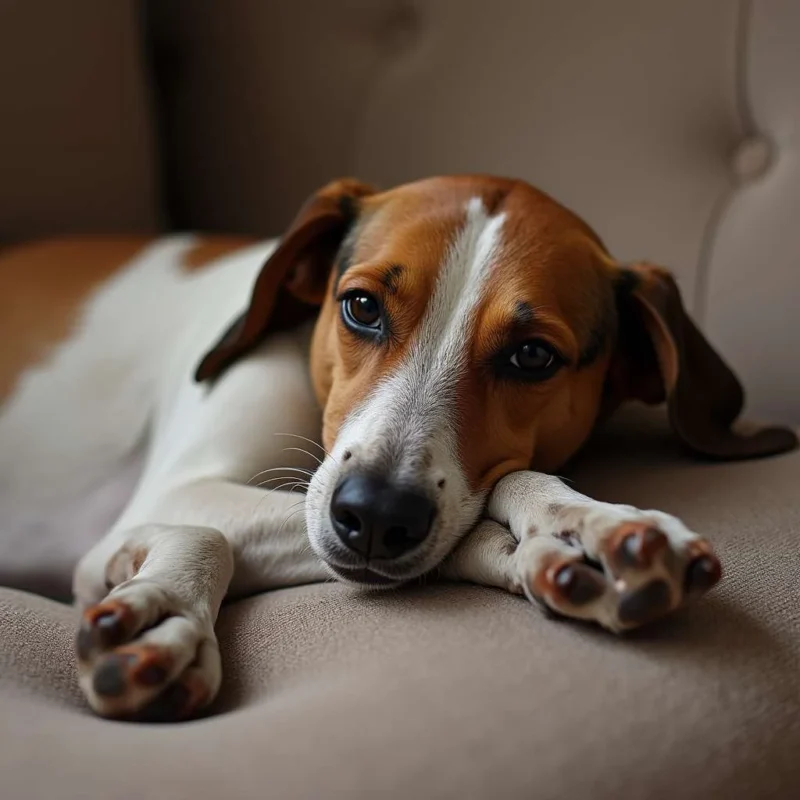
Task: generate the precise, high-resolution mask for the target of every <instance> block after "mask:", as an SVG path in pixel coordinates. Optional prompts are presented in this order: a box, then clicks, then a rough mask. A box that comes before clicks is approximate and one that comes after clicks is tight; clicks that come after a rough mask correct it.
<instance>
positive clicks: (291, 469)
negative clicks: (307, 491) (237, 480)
mask: <svg viewBox="0 0 800 800" xmlns="http://www.w3.org/2000/svg"><path fill="white" fill-rule="evenodd" d="M269 472H300V473H302V474H303V475H308V477H309V478H312V477H313V476H314V473H313V472H312V471H311V470H309V469H303V468H302V467H272V468H270V469H262V470H261V472H257V473H256V474H255V475H253V477H252V478H250V480H249V481H247V483H248V484H252V482H253V481H254V480H255V479H256V478H260V477H261V476H262V475H266V474H267V473H269Z"/></svg>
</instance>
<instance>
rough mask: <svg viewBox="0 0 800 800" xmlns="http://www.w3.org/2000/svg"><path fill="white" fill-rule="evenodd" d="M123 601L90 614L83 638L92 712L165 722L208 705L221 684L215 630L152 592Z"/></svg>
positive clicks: (131, 588)
mask: <svg viewBox="0 0 800 800" xmlns="http://www.w3.org/2000/svg"><path fill="white" fill-rule="evenodd" d="M139 588H141V591H139ZM117 595H118V596H116V597H113V598H110V599H107V600H105V601H103V602H102V603H100V604H98V605H97V606H93V607H91V608H89V609H87V610H86V611H85V612H84V614H83V619H82V623H81V627H80V629H79V631H78V636H77V642H76V647H77V653H78V668H79V679H80V684H81V688H82V689H83V691H84V694H85V695H86V697H87V699H88V700H89V704H90V705H91V706H92V708H93V709H94V710H95V711H96V712H97V713H99V714H101V715H102V716H106V717H113V718H118V719H156V718H157V719H163V720H167V719H184V718H186V717H187V716H189V715H191V714H192V713H194V712H195V711H196V710H197V709H199V708H201V707H202V706H203V705H205V704H207V703H208V702H209V701H210V700H211V699H212V698H213V696H214V695H215V694H216V692H217V690H218V688H219V683H220V679H221V669H220V659H219V649H218V647H217V643H216V639H215V638H214V634H213V630H209V629H207V627H206V626H204V625H203V624H202V623H201V622H200V621H199V620H198V619H196V618H194V617H193V616H192V615H191V614H190V613H188V612H186V611H184V610H183V609H181V608H179V607H178V606H177V604H176V603H175V601H174V600H172V599H171V597H170V596H169V595H167V594H164V593H161V592H159V591H154V590H153V586H152V585H144V584H142V585H141V587H137V586H136V585H135V584H128V585H126V586H125V587H120V589H119V590H118V592H117Z"/></svg>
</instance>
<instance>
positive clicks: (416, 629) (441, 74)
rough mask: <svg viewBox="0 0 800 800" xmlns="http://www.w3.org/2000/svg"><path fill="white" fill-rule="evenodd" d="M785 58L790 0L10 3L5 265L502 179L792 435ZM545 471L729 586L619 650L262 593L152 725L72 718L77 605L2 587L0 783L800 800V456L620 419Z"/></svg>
mask: <svg viewBox="0 0 800 800" xmlns="http://www.w3.org/2000/svg"><path fill="white" fill-rule="evenodd" d="M798 41H800V4H798V3H796V2H794V1H793V0H758V1H757V2H750V1H749V0H739V1H738V2H732V0H704V1H703V2H702V3H700V2H697V1H696V0H652V1H651V2H647V3H642V2H637V0H604V2H603V3H592V2H588V0H584V2H580V1H579V0H559V2H554V1H550V2H548V0H493V2H492V3H486V2H481V0H425V1H423V0H292V1H291V2H274V1H273V0H226V2H224V3H222V2H218V3H210V2H209V3H197V2H192V0H150V2H133V0H115V2H113V3H110V2H108V0H71V2H69V3H64V2H59V0H5V2H3V3H2V4H0V108H2V125H1V126H0V176H2V179H1V180H0V247H2V246H3V244H5V243H10V242H16V241H21V240H25V239H31V238H37V237H43V236H50V235H54V234H64V233H74V232H106V231H109V232H110V231H114V232H147V233H153V234H157V233H159V232H163V231H168V230H187V229H188V230H201V231H224V232H228V233H244V234H255V235H260V236H272V235H277V234H279V233H280V231H281V229H282V227H283V226H284V225H285V224H286V223H287V221H288V220H289V219H290V218H291V216H292V215H293V213H294V211H295V210H296V208H297V206H298V205H299V204H300V202H301V201H302V199H303V198H304V197H305V196H306V195H307V194H308V193H309V192H311V191H312V190H313V189H314V188H315V187H317V186H319V185H322V184H323V183H325V182H327V181H328V180H329V179H331V178H333V177H336V176H339V175H345V174H349V175H357V176H358V177H361V178H363V179H365V180H368V181H371V182H374V183H376V184H378V185H383V186H389V185H392V184H395V183H398V182H401V181H405V180H409V179H413V178H415V177H420V176H423V175H427V174H434V173H437V174H442V173H454V172H466V171H470V172H491V173H499V174H509V175H515V176H519V177H523V178H525V179H527V180H529V181H531V182H532V183H534V184H535V185H537V186H539V187H540V188H543V189H545V190H546V191H548V192H550V193H551V194H553V195H554V196H556V197H557V198H558V199H560V200H562V201H563V202H564V203H565V204H567V205H568V206H570V207H572V208H574V209H575V210H576V211H577V212H578V213H580V214H581V215H582V216H583V217H584V218H586V219H587V220H588V221H589V222H590V223H591V224H592V226H593V227H594V228H595V229H596V230H597V231H598V233H599V234H600V235H601V236H602V238H603V239H604V240H605V242H606V243H607V245H608V246H609V248H610V249H611V251H612V252H613V253H614V254H615V255H617V256H618V257H619V258H621V259H631V260H632V259H639V258H647V259H649V260H651V261H654V262H656V263H659V264H664V265H666V266H669V267H670V268H671V269H672V270H673V271H674V273H675V274H676V276H677V279H678V282H679V284H680V286H681V288H682V291H683V294H684V297H685V299H686V302H687V305H688V306H689V307H690V309H691V310H692V313H693V315H694V317H695V319H696V320H697V321H698V323H699V324H700V326H701V327H702V328H703V329H704V330H705V331H706V333H707V335H708V336H709V338H710V339H711V340H712V341H713V342H714V344H715V346H716V347H717V348H718V349H719V350H720V351H721V352H722V353H723V354H724V356H725V358H726V359H727V360H728V361H729V362H730V363H731V364H732V365H733V366H734V368H735V369H736V371H737V372H738V374H739V375H740V377H741V378H742V380H743V382H744V383H745V385H746V386H747V388H748V390H749V395H748V396H749V402H748V409H747V413H748V416H749V417H752V418H755V419H769V420H772V421H779V422H784V423H789V424H793V425H797V424H800V349H798V348H797V347H796V346H795V345H794V343H795V342H796V341H797V339H798V337H799V336H800V316H798V314H797V313H796V311H795V305H796V303H797V299H798V298H800V224H798V209H800V138H799V137H798V131H800V95H798V91H797V76H798V75H800V48H798V47H797V43H798ZM0 346H2V345H1V344H0ZM570 478H571V479H572V480H574V481H575V483H576V485H577V486H578V487H579V488H580V489H581V490H582V491H584V492H586V493H588V494H592V495H594V496H596V497H598V498H600V499H604V500H609V501H615V502H626V503H632V504H635V505H639V506H642V507H656V508H661V509H663V510H666V511H669V512H671V513H673V514H676V515H678V516H681V517H682V518H683V519H684V520H685V521H686V522H687V523H688V524H689V525H690V526H691V527H692V528H694V529H695V530H698V531H701V532H703V533H704V534H706V535H707V536H708V537H709V538H710V539H711V540H712V542H713V543H714V545H715V547H716V548H717V552H718V553H719V555H720V557H721V559H722V562H723V566H724V569H725V574H724V578H723V581H722V582H721V583H720V584H719V586H718V587H717V588H715V590H714V591H713V592H712V593H710V594H709V595H708V596H707V597H706V598H704V599H703V600H701V601H700V602H698V603H697V604H696V605H695V606H693V607H691V608H688V609H685V610H683V611H681V612H678V613H676V614H675V615H674V616H673V617H671V618H669V619H667V620H665V621H663V622H661V623H659V624H657V625H655V626H653V627H651V628H649V629H645V630H643V631H640V632H638V633H635V634H631V635H628V636H625V637H621V638H617V637H613V636H611V635H609V634H607V633H605V632H603V631H600V630H597V629H595V628H592V627H588V626H583V625H579V624H574V623H568V622H564V621H558V620H554V619H549V618H547V617H545V616H544V615H542V614H541V613H540V612H539V611H538V610H537V609H535V608H533V607H531V606H530V605H529V604H527V603H526V602H525V601H523V600H521V599H520V598H517V597H512V596H510V595H507V594H505V593H502V592H499V591H494V590H491V589H486V588H479V587H473V586H466V585H456V584H448V583H445V582H441V581H437V580H434V579H430V580H428V581H423V582H421V583H419V584H418V585H414V586H410V587H406V588H404V589H401V590H397V591H393V592H390V593H363V592H359V591H357V590H355V589H351V588H347V587H344V586H342V585H338V584H332V583H329V584H320V585H312V586H302V587H297V588H293V589H288V590H282V591H276V592H272V593H268V594H264V595H260V596H256V597H252V598H249V599H246V600H242V601H239V602H236V603H230V604H227V605H225V606H224V607H223V609H222V612H221V615H220V619H219V624H218V630H219V635H220V640H221V646H222V653H223V659H224V668H225V680H224V685H223V689H222V692H221V694H220V696H219V698H218V700H217V701H216V702H215V704H214V705H213V707H212V708H211V709H210V710H209V712H208V713H207V714H205V715H204V716H203V717H202V718H201V719H197V720H193V721H189V722H185V723H181V724H174V725H160V726H159V725H145V724H131V723H123V722H110V721H106V720H101V719H98V718H96V717H94V716H93V715H92V714H91V713H90V712H89V709H88V707H87V705H86V703H85V702H84V700H83V699H82V696H81V694H80V692H79V690H78V686H77V682H76V676H75V664H74V656H73V641H74V633H75V629H76V620H77V615H76V611H75V610H74V609H73V608H72V607H71V606H70V605H69V604H68V603H64V602H60V601H59V599H57V598H54V597H46V596H42V595H40V594H34V593H32V592H30V591H25V589H26V588H28V589H30V588H33V587H24V586H23V587H16V588H13V589H12V588H0V797H2V798H3V800H28V799H29V798H30V799H31V800H33V799H34V798H37V799H38V798H44V797H53V796H55V797H58V798H60V800H71V799H72V798H76V799H77V798H98V799H99V798H102V799H103V800H150V798H153V800H155V798H158V800H163V798H170V800H171V799H172V798H192V799H193V800H207V799H208V800H211V799H212V798H213V799H214V800H216V799H217V798H221V797H224V798H229V800H238V798H252V797H259V798H260V797H269V798H280V799H281V800H283V798H309V800H310V799H311V798H378V797H380V798H398V799H399V798H404V799H405V798H408V797H419V798H455V797H458V798H460V800H466V799H467V798H496V797H498V798H514V799H516V798H519V800H523V799H524V800H530V798H536V799H537V800H556V798H567V797H592V798H602V800H606V799H608V800H628V799H630V800H640V799H641V798H648V799H649V800H659V798H671V799H672V798H676V797H679V798H681V799H682V800H695V798H696V799H697V800H700V799H701V798H702V800H708V798H726V800H738V799H739V798H742V799H744V798H748V799H749V798H790V797H798V796H800V759H799V758H798V752H800V453H798V452H795V453H790V454H787V455H784V456H779V457H776V458H770V459H763V460H756V461H748V462H739V463H711V462H704V461H699V460H697V459H695V458H692V457H691V456H689V455H687V454H686V453H685V452H683V451H681V450H680V449H679V447H678V445H677V443H676V442H675V440H674V439H673V437H672V436H671V434H670V432H669V429H668V427H667V424H666V421H665V418H664V414H663V411H662V410H660V409H641V408H636V407H632V408H630V409H628V410H626V411H625V412H624V413H620V414H619V415H618V416H617V417H616V418H615V419H614V420H613V421H612V422H611V423H610V424H609V425H608V426H606V427H605V428H603V430H601V431H599V432H598V434H597V436H596V437H595V438H594V439H593V441H592V442H591V443H590V445H589V446H588V447H587V448H586V450H585V451H584V453H583V454H582V455H581V456H580V457H579V458H578V459H577V460H576V462H575V463H574V464H573V465H572V466H571V468H570ZM2 535H3V532H2V530H0V537H2ZM31 553H32V554H35V545H31ZM32 557H33V555H32Z"/></svg>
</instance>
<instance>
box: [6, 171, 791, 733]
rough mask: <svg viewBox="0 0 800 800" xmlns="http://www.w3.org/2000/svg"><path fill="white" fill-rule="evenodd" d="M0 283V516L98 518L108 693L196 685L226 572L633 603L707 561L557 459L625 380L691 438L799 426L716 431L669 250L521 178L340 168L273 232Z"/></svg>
mask: <svg viewBox="0 0 800 800" xmlns="http://www.w3.org/2000/svg"><path fill="white" fill-rule="evenodd" d="M203 262H205V263H204V266H203V267H202V269H196V268H193V265H194V266H195V267H196V266H197V265H198V264H200V263H203ZM0 290H1V291H0V312H1V316H0V330H2V341H3V346H2V353H1V354H0V393H2V394H4V395H5V399H4V404H3V407H2V411H1V412H0V509H2V512H1V515H0V530H1V531H2V535H3V536H4V537H11V540H12V541H14V540H15V538H16V539H17V540H18V539H19V538H20V537H30V536H34V535H35V536H37V537H40V538H41V541H42V549H43V550H45V549H46V548H47V547H50V546H54V547H57V546H58V545H57V544H54V543H56V542H59V541H63V540H64V539H65V538H72V537H78V536H79V535H85V534H86V533H90V534H91V535H95V536H96V537H97V541H96V542H95V544H94V546H93V547H92V548H91V550H90V551H89V552H88V554H87V555H85V556H84V557H83V558H82V559H81V561H80V563H79V565H78V566H77V569H76V571H75V575H74V583H73V588H74V594H75V597H76V598H77V601H78V602H79V604H80V605H81V607H82V608H83V623H82V627H81V629H80V631H79V633H78V639H77V650H78V663H79V670H80V684H81V686H82V688H83V691H84V692H85V693H86V696H87V698H88V700H89V703H90V704H91V706H92V707H93V708H94V709H95V710H96V711H97V712H99V713H100V714H103V715H107V716H113V717H134V718H145V719H147V718H154V717H161V718H180V717H184V716H187V715H189V714H191V713H192V712H194V711H195V710H197V709H198V708H200V707H202V706H204V705H206V704H207V703H208V702H210V700H211V699H212V698H213V697H214V695H215V694H216V692H217V690H218V688H219V685H220V679H221V671H220V654H219V649H218V645H217V640H216V637H215V634H214V623H215V619H216V617H217V613H218V610H219V607H220V603H221V602H222V599H223V597H225V596H226V595H229V596H237V595H238V596H241V595H244V594H249V593H253V592H257V591H261V590H265V589H270V588H273V587H279V586H287V585H291V584H299V583H304V582H309V581H317V580H323V579H325V578H326V577H329V576H330V575H331V574H333V575H335V576H336V577H337V578H340V579H341V580H344V581H347V582H350V583H354V584H359V585H364V586H368V587H386V586H396V585H398V584H400V583H403V582H404V581H408V580H410V579H413V578H415V577H417V576H420V575H423V574H424V573H429V572H431V571H433V570H436V569H437V568H438V569H439V570H440V571H441V573H442V574H444V575H445V576H448V577H452V578H457V579H461V580H467V581H473V582H477V583H480V584H485V585H488V586H498V587H501V588H503V589H507V590H508V591H511V592H516V593H520V594H524V595H525V596H526V597H528V598H529V599H531V600H535V601H537V602H540V603H543V604H544V605H545V606H547V607H548V608H550V609H551V610H553V611H555V612H557V613H558V614H561V615H564V616H567V617H573V618H577V619H582V620H590V621H594V622H597V623H599V624H600V625H602V626H604V627H606V628H608V629H610V630H612V631H623V630H626V629H629V628H632V627H635V626H638V625H640V624H642V623H645V622H647V621H649V620H652V619H654V618H657V617H659V616H661V615H663V614H665V613H667V612H669V611H671V610H672V609H675V608H678V607H679V606H681V605H683V604H684V603H686V602H687V601H688V600H691V599H692V598H694V597H696V596H698V595H700V594H701V593H703V592H704V591H706V590H707V589H709V588H710V587H711V586H712V585H713V584H715V583H716V582H717V580H718V579H719V577H720V566H719V562H718V561H717V559H716V557H715V556H714V555H713V553H712V551H711V548H710V546H709V545H708V543H707V542H706V541H705V540H703V539H701V538H700V537H698V536H697V535H696V534H695V533H693V532H691V531H690V530H688V529H687V528H686V527H685V526H684V525H683V524H682V523H681V522H680V521H679V520H677V519H675V518H674V517H672V516H669V515H667V514H664V513H661V512H658V511H640V510H638V509H636V508H633V507H630V506H620V505H610V504H607V503H602V502H598V501H595V500H591V499H589V498H587V497H585V496H583V495H580V494H578V493H577V492H575V491H573V490H572V489H570V488H569V487H567V486H566V485H564V483H562V481H561V480H560V479H558V478H556V477H552V476H551V474H550V473H552V472H554V471H555V470H558V469H559V468H560V467H561V466H562V465H563V464H564V463H565V462H566V461H567V460H568V459H569V458H570V457H571V456H572V455H573V454H574V453H575V452H576V451H577V450H578V448H580V446H581V445H582V444H583V442H584V441H585V440H586V438H587V437H588V436H589V434H590V433H591V431H592V429H593V428H594V427H595V425H596V424H597V422H598V420H599V419H600V418H602V417H604V416H605V415H607V414H608V413H609V412H610V411H612V410H613V409H614V408H615V407H616V406H617V405H619V404H620V403H621V402H622V401H624V400H627V399H631V398H636V399H640V400H644V401H645V402H648V403H658V402H662V401H664V400H666V402H667V404H668V408H669V415H670V419H671V422H672V425H673V427H674V430H675V433H676V434H677V435H678V436H679V437H680V439H681V440H682V441H683V442H684V443H685V444H686V445H687V446H688V447H689V448H690V449H692V450H693V451H695V452H696V453H699V454H702V455H704V456H710V457H715V458H747V457H754V456H761V455H767V454H771V453H778V452H781V451H783V450H787V449H791V448H792V447H794V446H795V445H796V439H795V437H794V435H793V434H792V433H791V432H789V431H787V430H784V429H779V428H770V429H763V430H761V431H760V432H758V433H756V434H755V435H752V436H749V437H743V436H740V435H737V434H736V433H735V432H733V430H732V428H731V425H732V423H733V422H734V420H735V418H736V417H737V415H738V413H739V411H740V409H741V406H742V390H741V388H740V386H739V383H738V382H737V380H736V378H735V377H734V376H733V374H732V373H731V372H730V370H729V369H728V368H727V367H726V366H725V364H724V363H723V362H722V360H721V359H720V358H719V356H718V355H717V354H716V353H715V352H714V351H713V350H712V348H711V347H710V346H709V344H708V342H707V341H706V340H705V339H704V338H703V337H702V335H701V334H700V333H699V331H698V330H697V328H696V327H695V326H694V325H693V324H692V323H691V321H690V320H689V319H688V317H687V316H686V314H685V312H684V310H683V306H682V304H681V300H680V297H679V294H678V291H677V288H676V285H675V283H674V281H673V280H672V278H671V277H670V276H669V274H668V273H667V272H665V271H664V270H661V269H659V268H656V267H651V266H648V265H644V264H637V265H633V266H620V265H619V264H617V263H616V262H615V261H614V260H613V259H612V258H611V256H610V255H609V254H608V253H607V251H606V250H605V248H604V247H603V244H602V243H601V241H600V240H599V238H598V237H597V236H596V235H595V234H594V233H593V232H592V230H591V229H590V228H589V227H588V226H587V225H586V224H584V223H583V222H582V221H581V220H580V219H578V217H576V216H575V215H574V214H572V213H571V212H570V211H568V210H567V209H565V208H563V207H562V206H560V205H559V204H558V203H556V202H555V201H554V200H552V199H551V198H550V197H548V196H547V195H545V194H543V193H541V192H539V191H537V190H535V189H533V188H531V187H530V186H528V185H526V184H525V183H522V182H519V181H511V180H504V179H498V178H489V177H482V176H466V177H446V178H434V179H430V180H426V181H421V182H418V183H413V184H409V185H406V186H401V187H399V188H396V189H393V190H391V191H386V192H376V191H374V190H373V189H371V188H369V187H367V186H365V185H363V184H361V183H359V182H356V181H353V180H341V181H337V182H335V183H333V184H330V185H329V186H326V187H325V188H323V189H322V190H321V191H319V192H318V193H317V194H315V195H314V196H313V197H311V198H310V199H309V201H308V202H307V203H306V205H305V206H304V207H303V208H302V209H301V211H300V213H299V215H298V216H297V218H296V220H295V221H294V223H293V224H292V225H291V227H290V228H289V230H288V232H287V233H286V234H285V236H284V237H283V238H282V239H281V241H280V242H279V243H278V244H277V245H276V244H275V243H262V244H259V243H244V242H233V241H230V240H199V239H196V238H194V237H190V236H182V237H170V238H166V239H160V240H156V241H152V242H144V241H139V240H122V239H116V238H111V239H109V238H106V239H84V240H76V239H73V240H67V241H57V242H48V243H42V244H34V245H28V246H22V247H18V248H15V249H11V250H8V251H6V252H5V253H3V254H0ZM243 308H244V313H242V309H243ZM313 317H316V324H315V325H312V323H311V319H312V318H313ZM320 408H321V416H320ZM320 435H321V441H322V445H323V446H324V448H325V449H323V448H322V447H319V454H318V455H317V454H316V453H315V451H311V452H310V455H311V456H312V458H313V466H314V469H306V468H304V467H302V466H299V465H298V462H296V461H294V462H290V461H288V460H287V458H288V455H287V451H290V453H291V454H292V455H293V456H297V454H298V452H299V451H301V450H305V449H307V448H308V447H309V446H312V447H313V446H314V444H313V443H314V442H316V441H317V440H318V439H319V438H320ZM286 437H296V438H294V439H292V438H286ZM309 443H311V444H310V445H309ZM316 462H319V463H318V464H317V463H316ZM306 463H312V462H306ZM532 470H533V471H532ZM254 483H256V484H258V485H253V484H254ZM296 486H301V487H302V488H304V489H306V490H307V491H306V493H305V494H299V495H298V494H296V493H292V492H291V489H292V488H295V487H296ZM108 528H110V530H107V529H108ZM102 533H106V535H105V537H104V538H102V539H101V538H100V535H101V534H102ZM309 544H310V547H309Z"/></svg>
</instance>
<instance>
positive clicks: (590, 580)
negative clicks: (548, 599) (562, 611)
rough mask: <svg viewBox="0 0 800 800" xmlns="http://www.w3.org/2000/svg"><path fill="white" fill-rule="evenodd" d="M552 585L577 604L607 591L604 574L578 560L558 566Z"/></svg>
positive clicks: (584, 602)
mask: <svg viewBox="0 0 800 800" xmlns="http://www.w3.org/2000/svg"><path fill="white" fill-rule="evenodd" d="M552 585H553V588H554V591H555V592H557V593H558V594H559V595H560V596H561V597H562V598H563V599H565V600H566V601H567V602H569V603H572V605H576V606H581V605H585V604H586V603H590V602H591V601H592V600H596V599H597V598H598V597H600V596H601V595H602V594H603V592H604V591H605V581H604V579H603V576H602V575H601V574H600V573H599V572H597V570H594V569H592V568H591V567H587V566H586V565H584V564H580V563H578V562H569V563H567V564H564V565H563V566H561V567H558V568H556V570H555V574H554V575H553V577H552Z"/></svg>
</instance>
